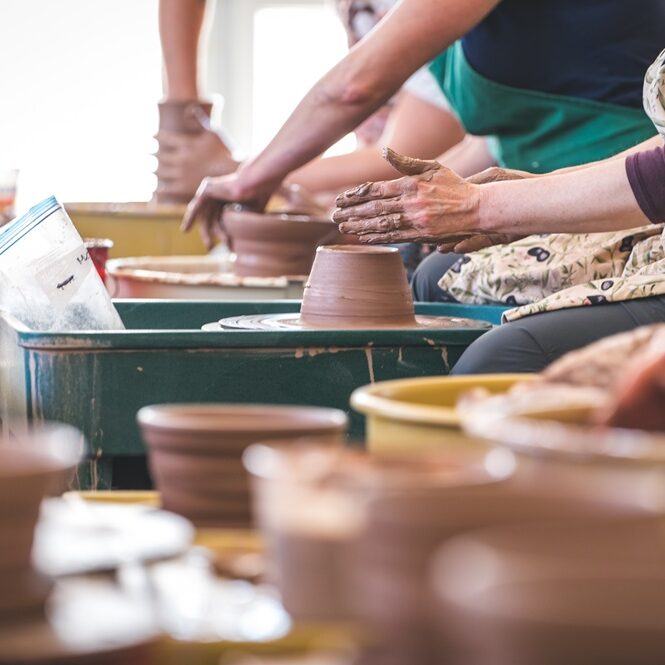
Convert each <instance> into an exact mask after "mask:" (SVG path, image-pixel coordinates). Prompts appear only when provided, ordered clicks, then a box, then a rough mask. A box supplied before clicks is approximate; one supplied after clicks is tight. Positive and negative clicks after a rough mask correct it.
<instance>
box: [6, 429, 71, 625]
mask: <svg viewBox="0 0 665 665" xmlns="http://www.w3.org/2000/svg"><path fill="white" fill-rule="evenodd" d="M82 451H83V440H82V436H81V434H80V432H78V431H77V430H75V429H74V428H72V427H68V426H65V425H53V426H41V427H38V428H36V429H35V430H34V431H33V432H31V433H28V434H25V435H18V436H15V438H14V439H12V440H11V441H6V440H5V441H0V543H2V545H1V546H0V617H3V616H7V615H15V614H17V613H19V612H28V611H33V610H37V609H39V608H40V607H41V605H42V604H43V602H44V600H45V598H46V594H47V593H48V590H49V588H50V585H49V583H48V582H47V581H46V580H45V579H44V578H42V577H41V576H40V575H38V574H37V573H36V572H35V571H34V570H33V568H32V562H31V551H32V542H33V536H34V530H35V525H36V524H37V518H38V515H39V507H40V504H41V501H42V499H43V498H44V496H46V495H49V494H52V493H54V492H58V491H60V490H62V489H63V487H64V485H65V484H66V481H67V480H68V478H69V476H70V474H71V473H72V471H73V470H74V468H75V467H76V465H77V464H78V462H79V460H80V458H81V454H82Z"/></svg>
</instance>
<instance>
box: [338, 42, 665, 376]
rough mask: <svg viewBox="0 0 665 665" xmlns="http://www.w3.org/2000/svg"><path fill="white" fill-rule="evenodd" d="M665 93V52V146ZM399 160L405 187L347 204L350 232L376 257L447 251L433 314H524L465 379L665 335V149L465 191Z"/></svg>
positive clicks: (658, 83) (652, 93)
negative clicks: (395, 247)
mask: <svg viewBox="0 0 665 665" xmlns="http://www.w3.org/2000/svg"><path fill="white" fill-rule="evenodd" d="M663 92H665V51H663V53H661V55H660V56H659V57H658V59H657V60H656V62H655V63H654V64H653V65H652V67H651V68H650V69H649V71H648V72H647V75H646V78H645V85H644V107H645V109H646V111H647V114H648V115H649V117H650V118H651V119H652V120H653V121H654V124H655V126H656V128H657V129H658V130H659V131H661V132H662V133H663V134H664V135H665V124H664V123H663V122H662V120H663V119H665V108H664V107H663V106H662V99H663ZM387 158H388V160H389V161H390V162H391V163H392V164H393V165H394V166H395V167H396V168H397V169H398V170H400V171H401V172H402V173H404V174H405V176H404V177H403V178H401V179H398V180H392V181H384V182H375V183H367V184H365V185H362V186H360V187H357V188H355V189H353V190H350V191H347V192H344V193H343V194H341V195H340V196H339V197H338V199H337V204H338V206H339V207H338V209H337V210H336V211H335V212H334V213H333V219H334V220H335V221H336V222H337V223H338V224H339V225H340V230H341V231H342V232H343V233H351V234H356V235H358V236H359V237H360V240H361V242H365V243H369V244H376V243H385V242H404V241H411V242H413V241H419V242H428V243H436V244H437V245H438V246H439V249H440V251H441V254H440V255H439V256H438V257H437V256H432V257H430V258H429V259H426V261H425V262H424V263H423V264H422V265H421V267H420V268H419V269H418V271H417V272H416V275H415V276H414V279H413V290H414V293H415V296H416V297H418V296H419V295H421V294H422V293H427V294H431V293H432V291H434V290H436V292H437V293H436V294H435V296H434V297H432V298H431V299H432V300H439V301H452V302H465V303H474V304H482V303H494V304H496V303H499V304H502V303H503V304H508V305H516V306H517V307H515V308H514V309H511V310H509V311H508V312H506V313H505V314H504V318H505V320H506V321H507V322H508V323H505V324H504V325H502V326H501V327H499V328H496V329H495V330H493V331H492V332H490V333H488V334H487V335H485V336H483V337H482V338H480V339H479V340H477V341H476V342H474V343H473V344H472V345H471V346H470V347H469V348H468V349H467V351H466V352H465V353H464V354H463V355H462V357H461V358H460V360H459V362H458V363H457V365H456V366H455V367H454V369H453V373H455V374H465V373H477V372H504V371H511V372H515V371H517V372H520V371H522V372H531V371H539V370H541V369H543V368H544V367H546V366H547V365H548V364H549V363H551V362H552V361H553V360H555V359H556V358H558V357H560V356H562V355H563V354H564V353H566V352H568V351H570V350H572V349H575V348H579V347H581V346H584V345H586V344H588V343H591V342H593V341H594V340H596V339H598V338H599V337H602V336H605V335H610V334H613V333H617V332H621V331H623V330H629V329H630V328H631V327H635V325H643V324H649V323H656V322H665V231H664V228H665V226H664V223H665V192H664V190H663V185H662V183H663V182H665V145H664V144H663V139H662V138H661V137H660V136H657V137H654V138H653V139H650V140H648V141H646V142H644V143H643V144H641V145H639V146H636V147H635V148H633V149H631V150H630V151H628V154H620V155H617V156H616V157H613V158H610V159H607V160H602V161H599V162H596V163H594V164H588V165H583V166H579V167H574V168H569V169H563V170H560V171H555V172H553V173H551V174H548V175H540V176H534V175H532V174H529V173H524V172H517V171H510V170H505V169H500V168H493V169H490V170H488V171H486V172H483V173H480V174H478V175H476V176H473V177H471V178H468V179H463V178H461V177H460V176H458V175H457V174H455V173H454V172H452V171H451V170H449V169H446V168H445V167H443V166H441V165H440V164H439V163H438V162H431V161H429V162H428V161H423V160H414V159H410V158H405V157H402V156H400V155H397V154H395V153H393V152H392V151H390V150H388V151H387ZM496 245H499V246H498V247H496ZM428 264H429V265H428ZM432 266H433V267H434V270H432ZM428 272H429V274H428ZM441 274H443V276H441ZM432 275H433V276H432ZM432 282H433V283H434V286H432Z"/></svg>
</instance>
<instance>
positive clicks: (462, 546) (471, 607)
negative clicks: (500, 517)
mask: <svg viewBox="0 0 665 665" xmlns="http://www.w3.org/2000/svg"><path fill="white" fill-rule="evenodd" d="M663 526H664V525H663V520H662V518H661V519H651V520H649V519H641V520H640V519H623V520H607V521H605V522H590V523H587V522H585V521H584V520H582V521H580V522H578V523H574V522H573V523H564V522H560V523H550V524H542V523H541V524H530V525H521V526H520V527H508V528H506V527H501V528H495V529H490V530H484V531H478V532H474V533H469V534H468V535H466V536H461V537H460V538H457V539H455V540H452V541H450V542H449V543H448V544H447V545H446V546H445V547H444V548H443V549H442V550H441V551H440V553H439V554H438V555H437V557H436V558H435V560H434V565H433V568H432V581H433V587H434V591H435V596H436V599H437V604H438V606H439V612H440V616H439V619H440V621H439V628H440V631H441V632H444V633H448V634H449V635H450V636H451V639H456V640H457V641H458V642H459V645H458V652H459V654H460V656H461V657H462V658H464V661H465V662H473V663H478V664H479V665H490V664H491V665H532V664H533V663H539V664H542V665H561V664H562V663H566V664H567V665H596V664H597V663H607V664H608V665H656V664H657V663H660V662H662V659H663V652H664V651H665V595H664V594H663V593H662V591H663V588H664V587H665V571H664V570H663V565H662V562H663V560H664V558H665V540H664V539H663Z"/></svg>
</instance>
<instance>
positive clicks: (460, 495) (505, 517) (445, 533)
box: [355, 477, 641, 664]
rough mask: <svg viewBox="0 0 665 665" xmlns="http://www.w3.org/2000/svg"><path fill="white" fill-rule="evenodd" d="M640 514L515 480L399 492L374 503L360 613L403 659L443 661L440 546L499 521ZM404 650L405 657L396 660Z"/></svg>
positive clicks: (361, 551)
mask: <svg viewBox="0 0 665 665" xmlns="http://www.w3.org/2000/svg"><path fill="white" fill-rule="evenodd" d="M636 513H638V514H641V511H636V510H633V509H631V508H624V507H620V506H617V505H616V504H615V503H612V502H603V501H595V500H588V501H585V500H581V499H569V498H567V497H566V496H565V495H564V494H563V493H561V494H556V493H549V492H540V491H538V490H535V489H531V490H529V491H524V490H523V489H520V488H519V486H518V485H516V484H515V481H514V477H513V479H512V480H511V481H510V482H506V483H500V484H497V483H494V484H485V485H478V486H476V487H459V486H457V487H456V486H451V487H447V488H446V487H432V488H420V489H417V490H414V491H411V492H399V493H397V492H393V493H392V494H390V495H386V496H384V497H379V498H377V499H376V500H374V501H372V502H371V503H370V505H369V507H368V511H367V523H366V526H365V529H364V531H363V533H362V537H361V540H360V543H359V547H358V551H357V556H356V570H357V573H358V574H357V579H356V582H355V589H356V596H355V597H356V599H357V612H358V614H359V616H361V617H362V618H363V620H364V623H366V624H367V625H368V626H370V627H371V629H372V631H373V632H374V634H375V637H376V641H377V643H380V644H382V645H383V646H384V647H385V648H386V649H388V650H389V651H390V653H392V654H393V655H394V656H395V657H396V662H403V663H408V662H409V658H410V657H411V656H412V655H414V654H418V662H419V663H422V664H425V663H436V662H439V659H438V656H437V649H438V646H437V640H436V639H435V632H433V631H432V625H431V614H430V611H429V605H428V599H429V597H430V592H429V586H428V582H427V566H428V563H429V561H430V559H431V557H432V555H433V554H434V552H435V551H436V550H437V548H438V546H439V545H441V543H443V542H445V541H446V539H448V538H450V537H452V536H455V535H457V534H460V533H462V532H465V531H468V530H471V529H476V528H479V527H483V526H487V525H495V524H512V523H528V522H540V523H546V522H554V521H559V520H564V521H566V520H577V519H581V518H584V517H586V518H589V519H591V518H593V519H606V518H608V517H610V516H617V515H621V516H623V515H634V514H636ZM397 654H399V657H397Z"/></svg>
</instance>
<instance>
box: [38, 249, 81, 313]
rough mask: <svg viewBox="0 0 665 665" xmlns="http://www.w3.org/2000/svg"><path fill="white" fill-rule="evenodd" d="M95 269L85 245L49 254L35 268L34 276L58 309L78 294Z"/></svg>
mask: <svg viewBox="0 0 665 665" xmlns="http://www.w3.org/2000/svg"><path fill="white" fill-rule="evenodd" d="M92 269H93V265H92V260H91V259H90V255H89V254H88V250H87V249H86V248H85V246H84V245H77V246H76V247H74V248H72V249H70V250H67V251H65V252H64V253H63V252H62V250H61V249H59V250H57V251H53V252H49V254H48V255H47V256H44V257H43V258H42V259H41V260H40V261H39V263H38V265H35V266H33V270H34V276H35V279H36V280H37V282H38V283H39V285H40V287H41V288H42V290H43V291H44V292H45V293H46V295H47V296H48V298H49V300H50V301H51V302H52V303H53V305H54V306H55V307H57V308H62V307H64V306H65V305H66V304H67V303H68V302H69V301H70V300H71V299H72V298H73V297H74V296H75V295H76V293H77V292H78V290H79V289H80V288H81V285H82V284H83V282H84V280H85V279H86V277H87V276H88V274H89V273H90V271H91V270H92Z"/></svg>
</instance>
